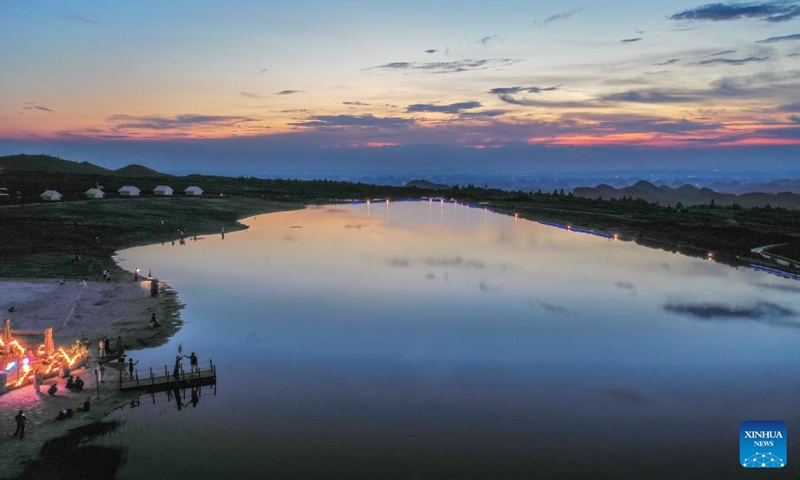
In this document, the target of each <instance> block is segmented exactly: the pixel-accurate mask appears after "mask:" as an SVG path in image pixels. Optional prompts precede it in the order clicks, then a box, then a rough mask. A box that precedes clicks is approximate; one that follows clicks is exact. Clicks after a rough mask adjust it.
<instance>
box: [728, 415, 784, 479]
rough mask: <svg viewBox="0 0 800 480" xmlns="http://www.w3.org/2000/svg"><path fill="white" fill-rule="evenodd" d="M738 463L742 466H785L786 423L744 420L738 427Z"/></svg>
mask: <svg viewBox="0 0 800 480" xmlns="http://www.w3.org/2000/svg"><path fill="white" fill-rule="evenodd" d="M739 464H740V465H741V466H743V467H744V468H783V467H785V466H786V424H785V423H783V422H778V421H771V422H765V421H751V422H744V423H742V425H741V426H740V427H739Z"/></svg>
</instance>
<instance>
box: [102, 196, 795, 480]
mask: <svg viewBox="0 0 800 480" xmlns="http://www.w3.org/2000/svg"><path fill="white" fill-rule="evenodd" d="M368 208H369V210H368ZM246 223H247V224H248V225H250V226H251V228H250V229H248V230H246V231H244V232H238V233H235V234H228V235H226V236H225V238H224V239H222V238H221V236H220V235H211V236H206V237H203V238H200V239H198V240H197V241H196V242H195V241H191V240H188V241H187V244H186V245H185V246H180V245H178V244H176V245H175V246H172V245H171V244H170V243H167V244H165V245H164V246H161V245H154V246H150V247H143V248H136V249H131V250H127V251H125V252H121V254H120V257H122V258H125V261H123V262H122V264H123V266H124V267H126V268H128V269H133V268H134V267H137V266H138V267H139V268H141V269H145V270H146V269H152V271H153V273H154V275H155V276H157V277H159V278H160V279H162V280H166V281H167V282H169V283H170V284H172V286H173V287H174V288H175V289H176V290H177V291H178V293H179V295H180V298H181V300H182V301H183V302H185V303H186V304H187V307H186V309H185V310H184V311H183V316H184V319H185V320H186V324H185V326H184V328H183V330H182V331H181V332H180V333H179V334H178V335H177V336H176V337H175V338H174V339H173V340H172V342H171V343H170V344H169V345H167V346H165V347H162V348H159V349H153V350H148V351H143V352H137V353H140V354H141V358H142V364H143V365H159V364H161V365H163V364H164V363H167V362H168V361H169V359H170V358H174V352H175V349H176V348H177V345H178V344H182V345H183V347H184V350H185V351H186V350H193V351H196V352H197V353H198V355H199V356H200V357H201V360H204V359H206V358H207V357H211V358H213V360H214V362H215V363H216V364H217V365H218V369H219V370H218V371H219V379H220V386H219V391H218V393H217V395H216V396H204V397H203V400H202V402H201V403H200V404H199V405H198V407H197V409H186V408H184V409H183V410H182V411H181V412H178V411H177V410H176V409H175V410H174V411H173V409H159V408H157V407H153V406H148V404H147V402H144V401H143V402H142V405H141V408H136V409H126V410H123V411H121V412H118V413H116V414H115V415H117V416H119V417H120V418H123V419H125V420H126V422H127V423H126V425H125V426H124V427H123V428H122V430H121V431H120V434H119V435H120V440H119V441H121V442H122V443H123V444H125V445H126V446H127V447H128V448H129V461H128V463H127V464H126V466H125V468H124V469H123V472H122V477H123V478H141V477H144V476H146V475H150V476H153V475H155V476H156V477H158V478H161V477H173V475H171V474H170V473H169V472H171V471H174V472H181V473H180V475H181V476H188V475H189V474H195V475H199V476H200V477H210V476H214V475H215V474H218V475H225V476H235V475H236V474H239V475H241V476H243V477H245V478H250V477H252V476H254V475H256V474H257V473H258V472H272V473H275V476H276V477H281V478H287V477H294V478H307V477H308V476H314V475H318V474H320V472H324V473H325V474H326V475H328V476H341V477H346V478H352V477H364V478H366V477H370V478H375V477H382V478H408V477H430V478H441V477H442V476H443V475H444V476H452V474H454V473H459V474H461V475H460V476H461V477H462V478H466V477H470V476H472V477H480V478H486V477H488V476H494V477H495V478H498V477H502V476H508V477H517V478H518V477H520V476H530V475H535V474H537V473H539V474H542V473H545V474H547V475H548V478H558V477H564V478H567V477H570V476H574V475H583V474H587V473H588V472H592V473H593V475H594V474H595V473H596V471H598V470H600V469H603V471H604V472H606V474H607V475H609V476H610V477H614V476H620V475H633V474H637V475H638V474H644V475H649V474H651V473H652V472H656V471H671V472H673V473H674V474H676V475H678V474H679V475H685V476H688V478H694V476H695V475H696V476H697V478H702V477H703V476H707V475H709V474H711V475H719V474H720V472H723V471H724V472H725V475H727V476H728V477H729V478H730V477H731V476H734V477H735V476H736V475H741V474H742V472H741V471H740V469H739V467H738V466H737V460H738V457H737V455H738V443H737V442H738V436H737V435H738V426H739V424H740V423H741V422H742V421H745V420H758V419H768V420H769V419H778V420H783V421H785V422H786V423H787V425H788V426H789V429H790V430H792V427H793V425H796V424H797V420H798V418H797V414H796V413H795V411H796V409H795V408H794V401H795V399H796V398H797V394H798V393H799V392H798V388H797V387H796V384H795V383H794V382H790V381H789V380H790V377H789V376H788V375H789V374H788V372H792V371H796V367H797V366H798V363H799V360H798V355H797V353H796V352H797V348H796V343H797V341H798V339H799V338H800V336H798V335H799V334H800V328H799V327H800V316H799V315H800V314H799V313H798V312H800V301H799V300H798V298H797V295H796V293H795V292H794V291H793V289H792V287H794V286H796V284H797V282H793V281H791V280H786V279H782V278H778V277H773V276H769V275H766V274H764V273H760V272H755V271H751V270H747V269H736V268H732V267H728V266H724V265H720V264H716V263H713V262H711V261H708V260H700V259H695V258H689V257H684V256H681V255H678V254H672V253H668V252H664V251H659V250H652V249H647V248H643V247H638V246H636V245H634V244H632V243H627V242H620V241H610V240H607V239H603V238H600V237H595V236H591V235H585V234H580V233H575V232H568V231H564V230H560V229H556V228H552V227H548V226H544V225H540V224H537V223H534V222H529V221H524V220H518V219H515V218H514V217H509V216H502V215H497V214H493V213H492V212H490V211H488V210H484V209H474V208H473V209H471V208H467V207H465V206H463V205H455V204H449V203H436V202H413V203H391V204H385V203H380V204H376V203H373V204H372V205H370V206H369V207H368V206H367V205H364V204H362V205H339V206H326V207H311V208H308V209H306V210H304V211H298V212H284V213H276V214H271V215H262V216H259V217H255V218H251V219H248V220H247V222H246ZM175 227H181V226H175ZM745 380H746V381H745ZM764 392H769V395H765V394H764ZM187 410H188V411H187ZM201 412H202V413H201ZM197 413H201V414H197ZM699 435H701V436H702V438H704V439H707V440H708V441H706V442H705V443H703V444H702V448H701V451H700V452H698V451H697V449H696V447H697V445H695V444H694V443H693V442H694V440H693V439H697V438H698V436H699ZM209 445H213V448H209ZM198 450H202V452H203V453H202V459H198V458H197V456H198ZM159 452H170V456H169V458H168V459H165V460H158V458H160V457H159V456H158V455H159ZM623 457H624V459H623ZM231 458H242V459H246V460H245V461H237V462H233V463H231V460H230V459H231ZM709 458H711V459H712V460H709ZM543 459H546V460H543ZM145 460H146V461H145ZM543 464H546V465H543ZM791 467H792V462H791V460H790V461H789V466H788V467H787V468H791ZM336 472H339V473H342V472H349V474H341V475H334V473H336ZM594 476H595V477H597V475H594Z"/></svg>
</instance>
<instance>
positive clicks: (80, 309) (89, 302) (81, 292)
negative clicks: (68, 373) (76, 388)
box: [0, 277, 182, 478]
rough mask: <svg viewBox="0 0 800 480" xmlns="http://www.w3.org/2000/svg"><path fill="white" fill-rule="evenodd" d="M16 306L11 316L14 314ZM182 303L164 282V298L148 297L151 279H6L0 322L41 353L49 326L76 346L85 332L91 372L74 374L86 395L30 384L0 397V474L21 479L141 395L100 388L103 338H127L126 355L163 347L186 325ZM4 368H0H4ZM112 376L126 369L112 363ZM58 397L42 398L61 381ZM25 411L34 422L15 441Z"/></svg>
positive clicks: (57, 338) (1, 284)
mask: <svg viewBox="0 0 800 480" xmlns="http://www.w3.org/2000/svg"><path fill="white" fill-rule="evenodd" d="M11 307H14V311H13V312H9V311H8V310H9V309H10V308H11ZM181 307H182V305H181V304H180V303H179V301H178V299H177V296H176V295H175V292H174V291H172V290H171V289H170V288H169V287H168V286H167V285H165V284H163V282H162V283H160V284H159V295H158V296H157V297H151V296H150V282H149V281H141V282H134V281H133V279H132V277H131V280H130V281H127V282H126V281H119V282H87V283H86V284H85V285H84V284H83V282H76V281H68V282H66V283H64V284H62V282H61V281H60V280H28V279H20V280H0V320H2V319H5V318H10V319H11V328H12V331H20V332H21V333H20V334H19V335H18V338H19V339H20V340H22V341H23V342H24V343H27V344H28V345H29V346H31V347H33V348H36V346H38V345H39V344H40V343H42V342H43V334H42V336H38V335H37V334H36V332H43V331H44V329H45V328H48V327H53V339H54V342H55V344H56V346H57V347H58V346H70V345H73V344H74V343H75V341H76V339H78V338H81V336H82V335H86V336H87V337H88V338H89V340H90V341H91V344H90V349H89V355H90V356H89V358H88V360H87V369H86V370H77V371H73V372H72V373H74V374H77V375H80V376H81V378H82V379H83V380H84V381H85V382H86V386H85V390H84V392H82V393H74V392H70V391H68V390H67V389H66V388H65V387H64V384H65V380H63V379H58V380H57V379H55V378H53V379H49V380H46V381H45V387H44V388H42V390H41V391H42V393H39V394H37V393H36V392H35V391H34V389H33V386H31V385H29V386H25V387H22V388H18V389H15V390H12V391H10V392H8V393H6V394H3V395H0V450H2V452H3V454H2V455H1V456H0V477H2V478H13V477H15V476H17V475H19V474H20V473H21V472H22V470H23V468H24V464H25V462H27V461H29V460H33V459H35V458H36V457H37V456H38V455H39V451H40V450H41V448H42V446H43V445H44V443H45V442H46V441H47V440H49V439H52V438H56V437H59V436H62V435H64V434H66V433H67V431H68V430H70V429H72V428H75V427H78V426H82V425H87V424H90V423H92V422H97V421H100V420H102V419H103V418H104V417H106V416H107V415H108V414H109V413H111V412H112V411H113V410H114V409H115V408H117V407H119V406H121V405H122V404H124V403H127V402H128V401H130V400H131V399H132V398H135V397H136V396H137V394H131V393H121V392H119V391H118V390H117V389H116V388H115V387H116V383H115V382H113V381H107V382H106V383H102V384H100V395H99V397H98V395H97V383H96V381H95V379H94V378H93V377H94V376H93V375H92V371H91V369H92V368H93V367H94V366H95V365H96V363H97V355H98V349H97V345H98V342H99V340H100V338H102V337H103V336H107V337H108V338H109V339H110V340H111V344H112V346H113V345H115V344H116V339H117V336H121V337H122V340H123V343H124V345H125V349H126V352H128V353H129V355H131V356H132V357H134V358H135V357H136V354H135V350H137V349H141V348H146V347H153V346H158V345H162V344H164V343H166V342H167V340H168V339H169V338H170V337H171V336H172V335H173V334H174V333H175V332H176V331H177V330H178V329H179V328H180V326H181V320H180V316H179V310H180V308H181ZM153 313H155V314H156V317H157V318H158V319H159V321H160V322H161V323H162V326H161V327H160V328H151V327H150V326H149V324H148V322H149V320H150V316H151V314H153ZM4 367H5V364H3V365H2V366H0V368H4ZM108 367H109V368H108V369H107V370H106V376H107V377H108V378H109V379H114V378H118V374H117V371H116V370H115V368H117V369H118V368H120V367H121V364H118V363H116V362H114V363H110V364H108ZM56 382H57V385H58V392H57V393H56V395H54V396H53V397H50V396H48V395H47V394H46V393H44V392H45V391H46V390H47V388H48V387H49V385H50V384H52V383H56ZM87 398H90V401H91V410H90V411H89V412H87V413H84V412H77V408H78V407H79V406H80V405H82V404H83V402H84V401H86V399H87ZM65 408H72V409H73V410H75V411H76V413H75V415H74V416H73V417H72V418H70V419H67V420H63V421H57V420H55V418H56V416H57V415H58V412H59V411H60V410H62V409H65ZM19 410H23V411H25V414H26V416H27V418H28V422H27V425H26V428H25V438H24V439H22V440H21V439H19V438H16V437H13V436H12V435H13V433H14V429H15V428H16V424H15V422H14V416H15V415H16V414H17V412H18V411H19Z"/></svg>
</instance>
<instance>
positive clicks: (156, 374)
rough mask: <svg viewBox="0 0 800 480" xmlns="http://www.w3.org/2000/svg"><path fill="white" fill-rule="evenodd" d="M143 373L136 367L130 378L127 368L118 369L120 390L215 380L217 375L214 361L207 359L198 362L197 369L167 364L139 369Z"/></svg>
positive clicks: (154, 387) (166, 386) (168, 386)
mask: <svg viewBox="0 0 800 480" xmlns="http://www.w3.org/2000/svg"><path fill="white" fill-rule="evenodd" d="M141 371H142V373H143V374H144V375H143V376H142V375H140V373H139V372H140V369H139V368H136V369H134V372H133V377H132V378H127V377H129V376H130V374H129V371H128V369H127V368H125V369H123V370H122V371H120V374H119V389H120V390H134V389H136V390H140V389H156V388H159V389H160V388H170V387H171V386H174V385H187V384H202V383H206V382H209V381H215V380H216V377H217V367H216V365H214V361H213V360H211V359H209V360H208V361H207V362H198V365H197V370H191V369H190V370H189V371H188V372H187V371H186V369H185V368H183V364H180V365H179V368H178V370H177V371H175V367H174V366H173V367H172V368H170V366H169V365H164V367H163V370H162V367H160V366H159V367H149V368H146V369H142V370H141Z"/></svg>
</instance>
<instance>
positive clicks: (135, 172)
mask: <svg viewBox="0 0 800 480" xmlns="http://www.w3.org/2000/svg"><path fill="white" fill-rule="evenodd" d="M114 175H117V176H119V177H140V178H141V177H171V176H172V175H167V174H166V173H161V172H157V171H155V170H153V169H152V168H147V167H145V166H143V165H136V164H133V165H128V166H126V167H122V168H118V169H116V170H114Z"/></svg>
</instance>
